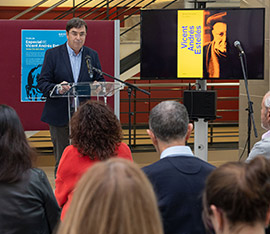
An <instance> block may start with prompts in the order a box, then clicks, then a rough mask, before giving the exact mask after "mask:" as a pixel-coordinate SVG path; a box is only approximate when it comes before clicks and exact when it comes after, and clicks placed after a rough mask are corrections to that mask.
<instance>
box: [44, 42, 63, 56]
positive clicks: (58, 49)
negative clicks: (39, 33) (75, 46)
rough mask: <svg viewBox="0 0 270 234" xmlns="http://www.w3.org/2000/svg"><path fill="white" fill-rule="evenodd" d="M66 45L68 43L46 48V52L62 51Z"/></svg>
mask: <svg viewBox="0 0 270 234" xmlns="http://www.w3.org/2000/svg"><path fill="white" fill-rule="evenodd" d="M65 47H66V44H62V45H58V46H55V47H53V48H50V49H48V50H46V53H47V54H51V53H58V52H60V51H62V50H63V49H65Z"/></svg>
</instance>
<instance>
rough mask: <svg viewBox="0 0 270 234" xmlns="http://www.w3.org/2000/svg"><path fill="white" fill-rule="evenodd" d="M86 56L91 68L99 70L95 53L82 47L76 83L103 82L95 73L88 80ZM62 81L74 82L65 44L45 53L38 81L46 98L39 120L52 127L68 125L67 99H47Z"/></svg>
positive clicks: (99, 66)
mask: <svg viewBox="0 0 270 234" xmlns="http://www.w3.org/2000/svg"><path fill="white" fill-rule="evenodd" d="M86 55H90V57H91V63H92V66H93V67H96V68H98V69H101V65H100V62H99V58H98V54H97V52H96V51H94V50H92V49H90V48H88V47H86V46H84V47H83V52H82V62H81V70H80V74H79V78H78V82H90V81H95V80H97V81H105V80H104V78H103V76H102V75H100V74H98V73H96V72H94V74H93V79H92V80H91V79H90V77H89V74H88V69H87V65H86V61H85V56H86ZM62 81H67V82H70V83H73V82H74V79H73V74H72V69H71V65H70V59H69V55H68V51H67V47H66V44H63V45H60V46H58V47H55V48H52V49H49V50H47V51H46V54H45V58H44V62H43V66H42V70H41V73H40V77H39V79H38V88H39V89H40V91H41V92H42V93H43V94H44V96H46V97H47V100H46V103H45V107H44V110H43V113H42V117H41V120H42V121H43V122H45V123H48V124H50V125H54V126H65V125H67V124H68V100H67V98H63V97H62V98H61V97H60V98H50V97H49V95H50V91H52V89H53V88H54V86H55V85H56V84H60V83H61V82H62Z"/></svg>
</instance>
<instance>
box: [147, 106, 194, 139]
mask: <svg viewBox="0 0 270 234" xmlns="http://www.w3.org/2000/svg"><path fill="white" fill-rule="evenodd" d="M188 123H189V117H188V112H187V110H186V107H185V106H184V105H183V104H181V103H179V102H176V101H163V102H161V103H159V104H158V105H156V106H155V107H154V108H153V109H152V110H151V112H150V115H149V128H150V130H151V131H152V132H153V133H154V134H155V136H156V137H157V138H159V139H160V140H162V141H164V142H169V141H171V140H176V139H183V138H184V137H185V135H186V133H187V129H188Z"/></svg>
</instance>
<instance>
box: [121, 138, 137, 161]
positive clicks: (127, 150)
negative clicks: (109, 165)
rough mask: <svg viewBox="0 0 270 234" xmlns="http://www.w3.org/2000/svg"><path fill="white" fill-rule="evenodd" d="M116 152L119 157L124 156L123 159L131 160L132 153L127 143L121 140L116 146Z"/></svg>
mask: <svg viewBox="0 0 270 234" xmlns="http://www.w3.org/2000/svg"><path fill="white" fill-rule="evenodd" d="M117 154H118V155H119V156H120V157H121V158H125V159H129V160H132V161H133V158H132V154H131V150H130V148H129V147H128V145H127V144H126V143H124V142H121V143H120V144H119V146H118V148H117Z"/></svg>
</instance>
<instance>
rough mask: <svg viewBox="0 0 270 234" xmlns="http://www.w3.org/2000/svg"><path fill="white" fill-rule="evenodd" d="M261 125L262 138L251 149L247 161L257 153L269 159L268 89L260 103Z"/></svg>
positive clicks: (269, 92)
mask: <svg viewBox="0 0 270 234" xmlns="http://www.w3.org/2000/svg"><path fill="white" fill-rule="evenodd" d="M261 126H262V128H264V129H265V130H267V132H266V133H264V134H263V135H262V139H261V140H260V141H258V142H257V143H256V144H255V145H254V146H253V148H252V149H251V151H250V153H249V155H248V158H247V161H250V160H252V159H253V158H254V157H256V156H257V155H263V156H265V157H267V158H269V159H270V91H268V92H267V93H266V94H265V95H264V97H263V100H262V104H261Z"/></svg>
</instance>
